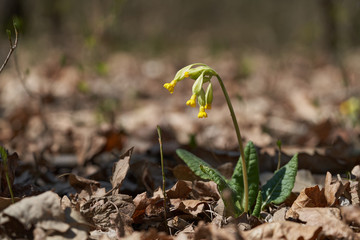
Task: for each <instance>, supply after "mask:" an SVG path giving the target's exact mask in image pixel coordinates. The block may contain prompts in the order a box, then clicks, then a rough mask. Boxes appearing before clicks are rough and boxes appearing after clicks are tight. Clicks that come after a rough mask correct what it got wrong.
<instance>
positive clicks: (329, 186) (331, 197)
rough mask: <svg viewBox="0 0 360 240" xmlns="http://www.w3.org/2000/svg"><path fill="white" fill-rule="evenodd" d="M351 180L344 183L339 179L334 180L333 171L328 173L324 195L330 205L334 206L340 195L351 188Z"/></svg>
mask: <svg viewBox="0 0 360 240" xmlns="http://www.w3.org/2000/svg"><path fill="white" fill-rule="evenodd" d="M349 185H350V182H347V183H345V184H343V183H342V182H340V181H339V180H338V179H336V180H334V181H333V180H332V176H331V173H329V172H327V173H326V178H325V186H324V195H325V198H326V201H327V204H328V206H330V207H331V206H334V205H336V204H337V203H338V201H337V200H338V199H339V197H340V195H342V194H343V193H344V191H345V190H346V189H347V188H349Z"/></svg>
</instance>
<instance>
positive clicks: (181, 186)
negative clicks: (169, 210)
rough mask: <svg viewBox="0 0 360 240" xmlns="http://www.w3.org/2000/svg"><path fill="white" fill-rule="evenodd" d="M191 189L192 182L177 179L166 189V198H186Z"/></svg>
mask: <svg viewBox="0 0 360 240" xmlns="http://www.w3.org/2000/svg"><path fill="white" fill-rule="evenodd" d="M191 191H192V182H190V181H183V180H179V181H177V183H175V185H174V186H173V187H172V188H171V189H169V190H167V191H166V195H167V197H168V198H187V197H188V195H189V193H191Z"/></svg>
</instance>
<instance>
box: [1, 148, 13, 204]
mask: <svg viewBox="0 0 360 240" xmlns="http://www.w3.org/2000/svg"><path fill="white" fill-rule="evenodd" d="M0 156H1V159H2V162H3V164H4V172H5V178H6V182H7V184H8V188H9V192H10V196H11V201H12V203H14V194H13V191H12V188H11V183H10V179H9V166H8V154H7V151H6V150H5V148H4V147H2V146H0Z"/></svg>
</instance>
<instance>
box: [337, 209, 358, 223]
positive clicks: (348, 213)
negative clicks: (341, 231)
mask: <svg viewBox="0 0 360 240" xmlns="http://www.w3.org/2000/svg"><path fill="white" fill-rule="evenodd" d="M340 211H341V216H342V218H343V220H344V221H345V222H346V223H348V224H354V225H356V226H358V227H359V226H360V207H359V206H345V207H341V208H340Z"/></svg>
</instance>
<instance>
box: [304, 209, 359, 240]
mask: <svg viewBox="0 0 360 240" xmlns="http://www.w3.org/2000/svg"><path fill="white" fill-rule="evenodd" d="M297 213H298V214H299V218H298V219H299V220H300V221H302V222H305V223H306V225H308V226H317V227H321V228H322V233H323V234H324V235H326V236H327V237H330V238H334V239H358V238H357V236H356V234H355V233H354V232H353V231H352V230H351V228H350V227H349V226H347V225H346V224H345V223H344V222H342V221H341V220H340V219H341V216H340V209H338V208H302V209H299V210H297Z"/></svg>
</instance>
